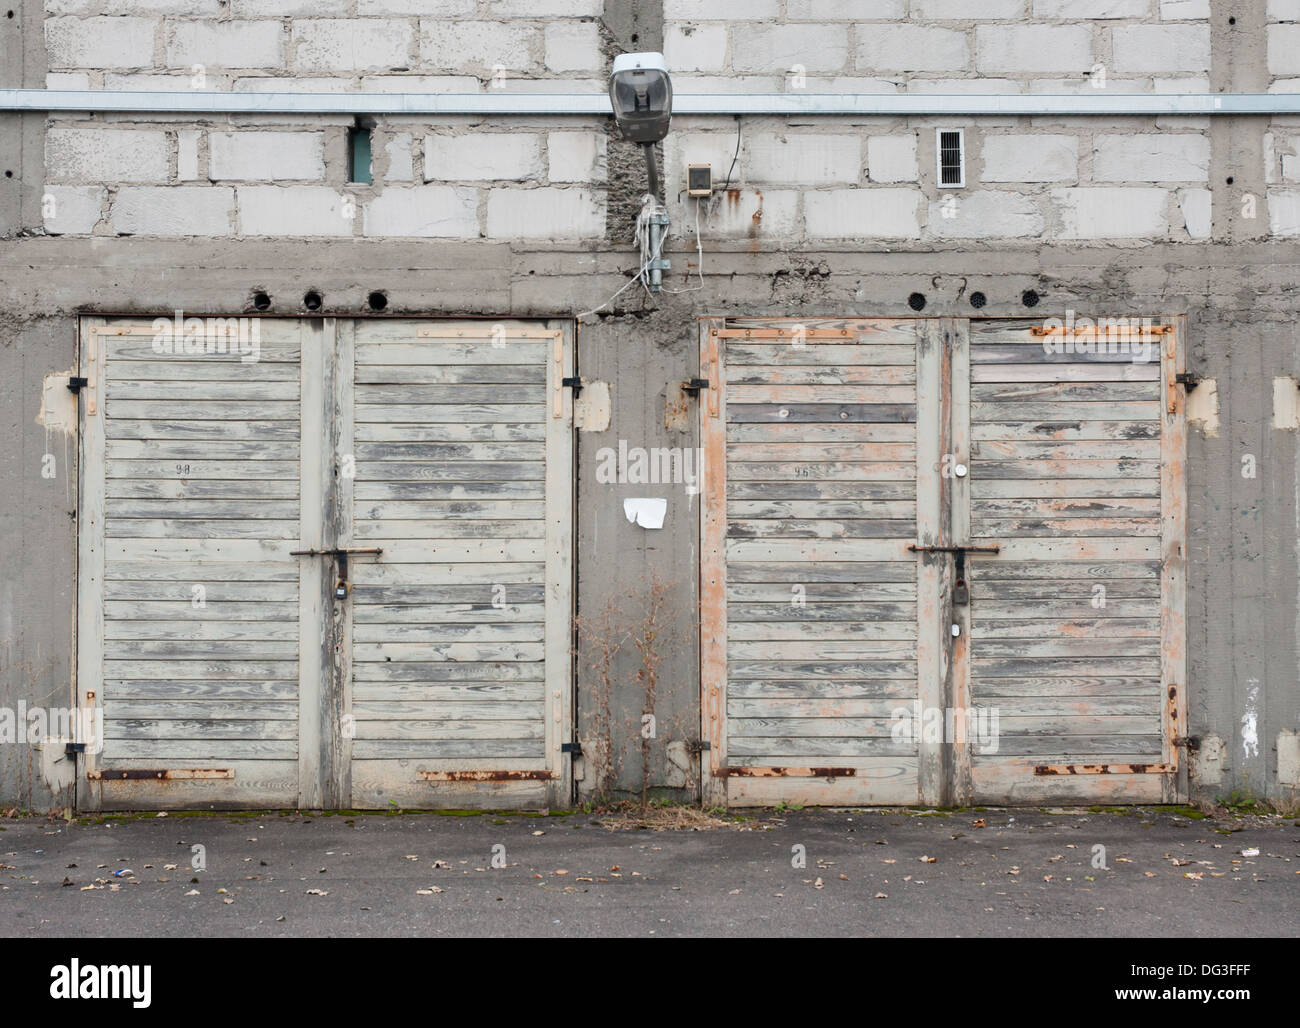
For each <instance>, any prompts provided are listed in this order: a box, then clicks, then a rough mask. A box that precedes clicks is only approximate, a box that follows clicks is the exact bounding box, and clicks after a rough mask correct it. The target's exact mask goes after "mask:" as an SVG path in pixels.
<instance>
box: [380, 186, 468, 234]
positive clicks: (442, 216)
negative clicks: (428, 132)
mask: <svg viewBox="0 0 1300 1028" xmlns="http://www.w3.org/2000/svg"><path fill="white" fill-rule="evenodd" d="M363 222H364V226H365V227H364V231H365V234H366V235H368V236H418V237H422V238H455V239H476V238H478V235H479V225H478V190H477V189H472V188H469V187H466V186H441V185H438V186H401V187H397V188H389V189H385V190H384V191H383V192H382V193H380V194H379V195H378V196H377V197H375V198H374V199H373V200H371V201H370V202H369V203H367V204H366V205H365V211H364V218H363Z"/></svg>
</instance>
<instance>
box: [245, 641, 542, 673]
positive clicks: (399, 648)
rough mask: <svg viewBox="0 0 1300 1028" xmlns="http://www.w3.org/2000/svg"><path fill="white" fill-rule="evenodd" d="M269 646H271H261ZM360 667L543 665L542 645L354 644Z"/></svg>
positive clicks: (472, 643) (504, 643)
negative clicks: (440, 663) (474, 663)
mask: <svg viewBox="0 0 1300 1028" xmlns="http://www.w3.org/2000/svg"><path fill="white" fill-rule="evenodd" d="M258 645H268V644H264V643H263V644H258ZM352 652H353V660H354V665H353V666H354V670H355V667H356V664H361V663H366V662H370V661H377V662H386V661H393V662H397V661H420V662H428V661H438V660H442V661H493V662H495V661H509V660H518V661H540V660H542V659H543V656H544V651H543V647H542V644H541V643H540V642H539V643H530V642H508V641H499V642H463V643H462V642H427V643H425V642H420V643H412V642H354V644H353V647H352Z"/></svg>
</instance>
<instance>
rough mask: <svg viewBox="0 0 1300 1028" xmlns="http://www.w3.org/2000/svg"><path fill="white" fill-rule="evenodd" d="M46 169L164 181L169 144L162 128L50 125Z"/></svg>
mask: <svg viewBox="0 0 1300 1028" xmlns="http://www.w3.org/2000/svg"><path fill="white" fill-rule="evenodd" d="M45 169H46V173H47V174H48V176H49V177H50V178H51V179H82V180H86V181H90V182H106V183H113V182H166V181H167V179H168V177H169V174H170V172H171V146H170V144H169V143H168V140H167V133H166V132H163V131H161V130H153V129H117V128H93V129H82V128H52V129H50V130H49V131H48V132H47V133H46V134H45Z"/></svg>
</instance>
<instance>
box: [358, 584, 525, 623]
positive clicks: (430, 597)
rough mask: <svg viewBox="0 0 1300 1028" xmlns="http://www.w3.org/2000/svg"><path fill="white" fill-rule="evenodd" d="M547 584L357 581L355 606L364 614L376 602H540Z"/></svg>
mask: <svg viewBox="0 0 1300 1028" xmlns="http://www.w3.org/2000/svg"><path fill="white" fill-rule="evenodd" d="M544 591H545V590H544V587H543V585H542V583H541V582H540V581H537V582H535V583H533V584H531V585H529V584H523V583H519V582H511V583H509V584H506V583H501V582H481V583H470V584H468V585H446V584H427V585H387V586H385V585H370V584H357V585H354V587H353V589H352V601H353V607H354V609H355V611H356V615H355V616H357V617H360V616H361V608H362V607H370V606H375V605H388V606H391V607H397V606H399V605H415V606H423V605H426V604H430V605H433V606H437V607H446V606H449V605H453V604H468V605H470V606H471V607H477V606H479V605H480V604H492V603H496V602H497V601H498V599H499V600H500V602H502V603H506V604H537V603H541V602H542V600H543V599H544V595H543V594H544ZM453 620H454V619H453Z"/></svg>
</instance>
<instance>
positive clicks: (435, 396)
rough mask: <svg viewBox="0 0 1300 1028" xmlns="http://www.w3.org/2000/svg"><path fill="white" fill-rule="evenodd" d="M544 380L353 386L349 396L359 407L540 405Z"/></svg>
mask: <svg viewBox="0 0 1300 1028" xmlns="http://www.w3.org/2000/svg"><path fill="white" fill-rule="evenodd" d="M546 392H547V390H546V384H545V381H544V380H543V381H541V382H537V383H536V384H532V385H523V384H518V383H516V384H512V385H510V386H508V387H507V388H502V387H501V386H499V385H461V384H452V385H432V384H427V383H415V384H408V383H402V384H393V383H386V384H383V385H360V384H358V385H355V386H353V394H354V396H355V398H356V402H357V403H358V404H359V405H361V406H366V405H373V404H405V403H418V404H453V405H454V404H462V403H474V404H477V403H488V404H491V403H496V402H498V401H500V400H502V399H508V400H509V401H510V402H511V403H533V404H540V403H542V402H543V401H544V400H545V399H546Z"/></svg>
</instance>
